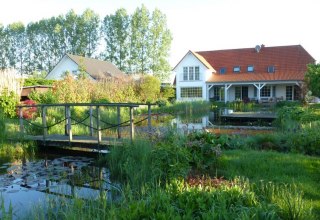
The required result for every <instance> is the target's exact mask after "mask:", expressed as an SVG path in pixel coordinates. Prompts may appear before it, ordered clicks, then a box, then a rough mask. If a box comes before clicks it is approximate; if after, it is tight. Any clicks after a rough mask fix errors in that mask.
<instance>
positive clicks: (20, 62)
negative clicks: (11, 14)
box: [0, 5, 172, 75]
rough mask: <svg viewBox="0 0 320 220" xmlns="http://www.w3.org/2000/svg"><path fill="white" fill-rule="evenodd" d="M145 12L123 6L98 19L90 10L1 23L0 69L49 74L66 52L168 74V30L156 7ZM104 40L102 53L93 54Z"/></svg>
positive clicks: (126, 67)
mask: <svg viewBox="0 0 320 220" xmlns="http://www.w3.org/2000/svg"><path fill="white" fill-rule="evenodd" d="M150 14H151V13H149V11H148V9H147V8H146V7H145V6H144V5H142V6H141V9H137V10H136V11H135V12H134V13H133V14H132V15H129V14H128V13H127V12H126V10H125V9H123V8H122V9H119V10H117V11H116V12H115V14H112V15H107V16H106V17H105V18H104V19H103V22H102V21H101V19H100V18H99V15H98V14H97V13H95V12H94V11H92V10H90V9H86V10H85V11H84V12H83V13H82V14H76V13H75V11H74V10H70V11H68V12H67V13H66V14H64V15H59V16H56V17H51V18H44V19H41V20H39V21H36V22H30V23H29V24H27V25H26V26H25V25H24V24H22V23H21V22H16V23H12V24H9V25H7V26H5V27H4V26H2V25H1V26H0V47H1V48H2V49H1V50H0V55H1V56H0V57H2V59H1V60H0V67H1V69H5V68H9V67H11V68H14V69H17V70H19V72H20V73H21V74H30V75H31V74H32V73H34V72H47V73H48V72H50V70H52V68H53V66H54V65H55V64H56V63H58V61H59V60H60V59H61V57H62V56H63V55H65V54H66V53H70V54H76V55H80V56H86V57H92V58H95V57H97V56H99V55H101V56H102V57H103V58H104V59H106V60H109V61H110V62H112V63H114V64H115V65H117V66H118V67H119V68H120V69H121V70H123V71H125V72H131V73H147V72H153V73H156V74H158V75H163V74H167V73H168V72H169V71H170V66H169V63H168V61H167V59H168V56H169V54H168V53H169V50H170V45H171V41H172V37H171V33H170V31H169V29H168V28H167V24H166V22H167V21H166V17H165V15H164V14H162V13H161V12H160V11H159V10H158V9H156V10H155V11H154V12H153V13H152V16H150ZM141 31H142V32H141ZM103 39H104V40H105V42H106V43H105V44H103V47H102V50H103V53H102V54H97V51H99V50H98V47H99V45H100V43H101V41H102V40H103ZM151 61H152V62H151ZM129 62H130V63H129Z"/></svg>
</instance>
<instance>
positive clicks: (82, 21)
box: [79, 9, 100, 57]
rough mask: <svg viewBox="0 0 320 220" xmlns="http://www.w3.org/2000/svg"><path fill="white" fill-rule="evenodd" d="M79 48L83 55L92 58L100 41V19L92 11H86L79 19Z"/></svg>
mask: <svg viewBox="0 0 320 220" xmlns="http://www.w3.org/2000/svg"><path fill="white" fill-rule="evenodd" d="M79 32H80V36H79V37H81V41H80V48H81V50H84V55H85V56H88V57H92V55H93V54H94V53H95V52H96V51H97V48H98V46H99V40H100V18H99V15H98V14H96V13H94V11H92V10H90V9H87V10H85V11H84V12H83V14H82V15H81V17H80V18H79Z"/></svg>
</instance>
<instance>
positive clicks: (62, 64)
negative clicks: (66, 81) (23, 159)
mask: <svg viewBox="0 0 320 220" xmlns="http://www.w3.org/2000/svg"><path fill="white" fill-rule="evenodd" d="M83 70H84V72H85V73H86V75H87V76H88V77H89V78H91V79H93V80H101V79H108V78H123V77H126V76H127V75H126V74H125V73H123V72H122V71H121V70H119V69H118V68H117V67H116V66H115V65H113V64H112V63H110V62H108V61H102V60H97V59H93V58H88V57H82V56H77V55H72V54H66V55H64V56H63V57H62V59H61V60H60V61H59V62H58V63H57V64H56V66H55V67H54V68H53V69H52V70H51V71H50V72H49V73H48V75H47V76H46V79H55V80H59V79H63V77H64V76H65V75H66V73H68V74H71V75H72V76H73V77H74V78H77V77H78V76H79V74H80V72H81V71H83Z"/></svg>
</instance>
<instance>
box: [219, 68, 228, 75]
mask: <svg viewBox="0 0 320 220" xmlns="http://www.w3.org/2000/svg"><path fill="white" fill-rule="evenodd" d="M219 72H220V74H225V73H226V72H227V68H225V67H222V68H220V71H219Z"/></svg>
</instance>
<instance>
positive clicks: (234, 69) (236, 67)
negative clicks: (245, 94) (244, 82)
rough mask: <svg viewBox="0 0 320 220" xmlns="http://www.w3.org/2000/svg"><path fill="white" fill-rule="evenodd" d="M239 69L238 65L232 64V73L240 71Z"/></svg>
mask: <svg viewBox="0 0 320 220" xmlns="http://www.w3.org/2000/svg"><path fill="white" fill-rule="evenodd" d="M240 70H241V68H240V66H234V67H233V72H234V73H240Z"/></svg>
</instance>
